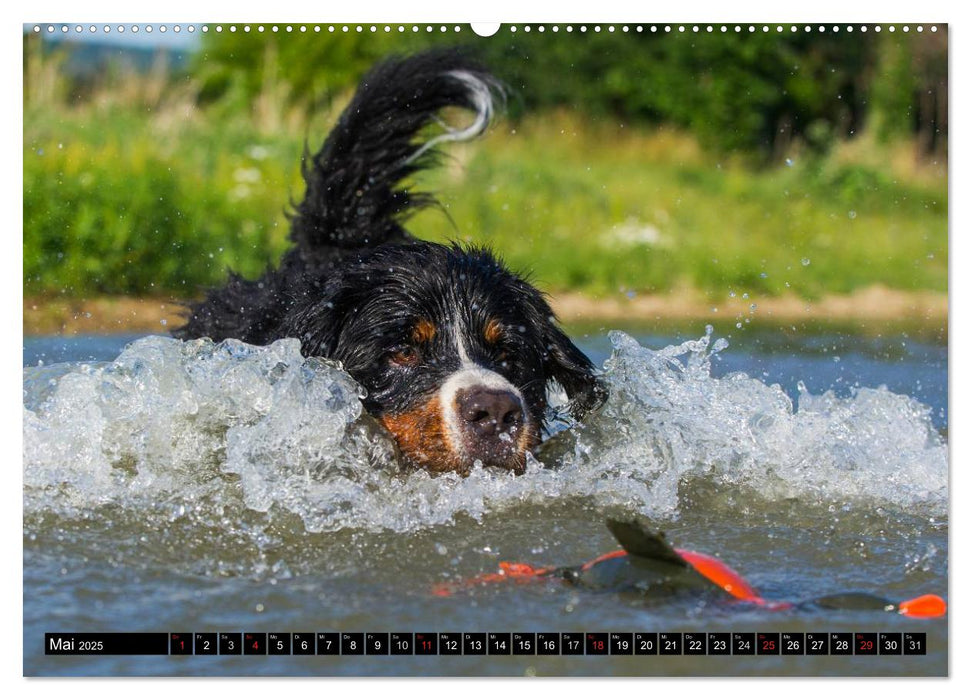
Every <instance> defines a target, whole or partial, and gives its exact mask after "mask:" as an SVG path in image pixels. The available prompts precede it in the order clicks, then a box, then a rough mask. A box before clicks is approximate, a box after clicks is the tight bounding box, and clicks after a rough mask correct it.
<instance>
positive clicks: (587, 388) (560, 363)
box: [543, 315, 607, 418]
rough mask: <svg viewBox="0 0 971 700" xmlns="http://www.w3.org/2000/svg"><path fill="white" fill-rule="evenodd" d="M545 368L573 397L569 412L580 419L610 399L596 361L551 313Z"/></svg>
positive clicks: (545, 332)
mask: <svg viewBox="0 0 971 700" xmlns="http://www.w3.org/2000/svg"><path fill="white" fill-rule="evenodd" d="M543 341H544V343H545V351H544V354H543V362H544V368H545V369H546V376H547V377H548V378H549V379H555V380H556V381H557V382H559V384H560V386H562V387H563V389H564V390H565V391H566V395H567V396H568V397H569V399H570V412H571V413H572V414H573V416H574V417H575V418H580V417H581V416H583V414H584V413H586V412H587V411H589V410H591V409H593V408H596V407H597V406H599V405H600V404H602V403H603V402H604V401H605V400H606V399H607V388H606V387H605V386H604V384H603V382H602V381H601V380H600V379H599V378H598V377H597V376H596V375H595V374H594V371H593V364H592V363H591V362H590V360H588V359H587V356H586V355H584V354H583V353H582V352H580V350H579V349H578V348H577V346H576V345H574V344H573V342H572V341H571V340H570V339H569V338H568V337H567V336H566V334H565V333H564V332H563V331H561V330H560V329H559V328H558V327H557V326H556V325H555V319H554V318H553V317H552V315H551V316H550V317H549V319H548V320H547V321H546V323H545V324H544V328H543Z"/></svg>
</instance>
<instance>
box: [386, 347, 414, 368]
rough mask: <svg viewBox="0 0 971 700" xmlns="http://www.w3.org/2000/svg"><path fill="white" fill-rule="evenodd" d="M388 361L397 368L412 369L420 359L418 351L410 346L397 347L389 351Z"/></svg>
mask: <svg viewBox="0 0 971 700" xmlns="http://www.w3.org/2000/svg"><path fill="white" fill-rule="evenodd" d="M389 359H390V361H391V363H392V364H395V365H398V366H399V367H413V366H414V365H417V364H418V360H419V359H420V357H419V354H418V349H417V348H414V347H412V346H411V345H398V346H396V347H394V348H392V349H391V353H390V355H389Z"/></svg>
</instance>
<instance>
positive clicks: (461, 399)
mask: <svg viewBox="0 0 971 700" xmlns="http://www.w3.org/2000/svg"><path fill="white" fill-rule="evenodd" d="M456 403H457V404H458V412H459V416H460V417H461V419H462V421H463V422H464V423H465V424H466V425H467V426H468V427H469V429H470V430H471V431H472V432H473V433H474V434H475V435H476V436H477V437H480V438H487V439H488V438H492V437H495V436H497V435H500V434H502V433H512V434H515V433H516V432H518V431H519V429H520V428H521V427H522V425H523V402H522V401H520V400H519V397H518V396H516V395H515V394H514V393H512V392H511V391H506V390H503V389H487V388H485V387H481V388H478V387H477V388H472V389H469V390H467V391H463V392H460V393H459V395H458V396H457V397H456Z"/></svg>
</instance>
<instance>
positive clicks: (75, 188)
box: [24, 120, 297, 297]
mask: <svg viewBox="0 0 971 700" xmlns="http://www.w3.org/2000/svg"><path fill="white" fill-rule="evenodd" d="M119 121H120V122H121V123H122V124H124V123H125V121H126V120H119ZM76 126H77V127H78V129H77V131H74V132H73V133H70V131H69V132H65V131H63V130H61V129H52V131H60V133H58V134H57V136H56V138H53V137H52V136H47V137H41V136H39V135H38V136H37V137H36V138H29V137H28V138H27V139H26V142H25V147H24V292H25V293H26V294H37V293H67V294H70V295H83V294H157V293H176V294H179V295H181V296H185V297H192V296H195V295H196V294H197V293H198V290H199V289H200V288H201V287H203V286H206V285H212V284H217V283H219V282H221V281H222V280H224V279H225V275H226V269H227V268H228V267H230V266H231V267H233V268H234V269H237V270H239V271H240V272H243V273H244V274H248V275H255V274H256V273H258V272H259V271H260V270H261V269H262V268H263V267H264V266H265V265H266V263H267V262H269V261H270V260H271V259H273V257H274V256H275V255H277V254H279V252H280V250H281V249H282V245H283V240H282V237H281V236H279V235H274V231H277V230H284V229H285V221H283V216H282V204H283V203H284V202H286V188H285V187H281V186H280V185H281V184H282V183H281V182H276V183H269V184H272V185H274V186H272V187H271V188H270V189H268V190H264V189H262V188H261V184H262V183H266V182H267V181H268V180H269V179H270V177H271V176H272V174H273V173H279V170H278V169H277V166H276V164H269V165H270V167H269V168H266V169H265V170H266V172H264V170H263V169H262V168H261V163H260V162H258V161H254V160H253V159H252V158H247V157H246V156H245V152H244V153H240V152H238V151H230V152H227V153H226V154H224V155H223V156H222V157H216V158H213V157H212V156H213V154H212V152H211V151H209V150H208V149H207V147H206V141H207V140H208V139H207V137H206V135H202V136H201V137H200V136H199V135H193V136H191V137H189V138H188V139H186V140H185V141H183V142H182V143H179V144H176V146H177V148H176V151H177V152H175V153H173V152H172V151H171V150H170V148H169V147H170V145H171V144H166V143H162V142H159V141H156V140H154V139H152V138H151V134H150V133H147V127H148V124H145V123H144V122H143V123H142V124H141V126H140V128H138V132H140V133H138V137H137V138H135V139H132V140H128V139H124V140H122V137H121V135H122V134H126V135H128V136H131V135H132V132H131V131H130V130H127V129H125V130H116V129H106V128H105V124H104V123H103V122H102V123H99V124H98V125H97V126H98V127H99V128H98V129H87V128H84V125H83V124H79V125H76ZM92 126H93V125H92ZM89 135H92V136H95V138H94V139H93V142H92V141H89V140H88V138H87V137H88V136H89ZM209 136H210V138H212V140H214V141H215V140H218V139H217V138H215V137H216V134H215V133H212V134H210V135H209ZM257 143H258V141H257ZM287 155H288V156H289V157H291V158H292V162H296V161H295V159H296V157H297V152H296V151H295V149H292V150H291V152H290V153H288V154H287ZM247 161H250V162H247Z"/></svg>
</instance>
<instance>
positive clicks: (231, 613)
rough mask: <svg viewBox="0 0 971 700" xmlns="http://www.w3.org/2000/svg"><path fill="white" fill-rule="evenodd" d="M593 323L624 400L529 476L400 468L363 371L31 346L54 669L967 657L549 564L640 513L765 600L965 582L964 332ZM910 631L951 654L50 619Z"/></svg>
mask: <svg viewBox="0 0 971 700" xmlns="http://www.w3.org/2000/svg"><path fill="white" fill-rule="evenodd" d="M627 331H628V332H621V331H611V332H606V331H602V330H600V329H596V330H592V331H590V332H588V333H583V332H582V331H577V333H576V334H575V337H576V339H577V342H578V344H579V345H580V346H581V347H582V348H583V349H584V351H586V352H587V353H588V355H589V356H590V357H591V358H592V359H594V360H595V362H596V364H597V365H598V366H600V367H602V368H603V374H604V377H605V380H606V382H607V383H608V385H609V386H610V389H611V395H610V399H609V401H608V402H607V404H606V405H605V406H604V407H603V408H602V409H601V410H599V411H598V412H597V413H596V414H595V415H592V416H590V417H588V418H587V419H586V420H585V421H584V423H583V424H580V425H572V424H569V423H568V422H560V423H558V424H557V425H556V427H555V434H554V435H553V436H552V437H551V438H550V439H549V440H548V441H547V443H546V444H545V445H544V447H543V448H542V449H541V450H540V452H539V453H538V454H537V456H536V459H535V460H532V461H531V462H530V464H529V467H528V469H527V471H526V474H525V475H524V476H520V477H516V476H513V475H510V474H508V473H503V472H495V471H492V470H489V469H477V470H474V471H473V473H472V474H471V475H470V476H469V477H468V478H464V479H463V478H459V477H453V476H451V475H445V476H440V477H436V478H433V477H430V476H428V475H427V474H424V473H407V472H404V471H402V470H400V469H399V468H398V467H397V462H396V460H395V453H394V446H393V444H392V443H391V442H390V441H389V440H388V439H387V437H386V436H385V435H384V434H383V433H382V432H381V431H380V430H379V429H377V428H376V427H375V425H374V424H373V423H372V421H371V420H370V419H369V418H368V417H367V416H366V415H364V414H363V412H362V408H361V403H360V390H359V388H358V387H357V386H356V385H355V384H354V382H353V381H352V380H351V379H350V378H349V377H348V376H347V375H345V374H344V373H343V372H342V371H341V370H340V369H339V368H338V367H335V366H332V365H330V364H328V363H326V362H322V361H320V360H306V359H304V358H302V357H301V356H300V354H299V351H298V345H297V343H296V342H295V341H280V342H277V343H275V344H273V345H272V346H269V347H266V348H255V347H251V346H246V345H244V344H242V343H236V342H226V343H222V344H218V345H214V344H212V343H209V342H208V341H194V342H189V343H182V342H179V341H176V340H173V339H171V338H164V337H146V338H135V337H125V336H90V337H76V338H70V339H65V338H27V339H26V340H25V344H24V367H25V368H24V408H25V410H24V427H23V430H24V562H23V566H24V672H25V674H27V675H248V674H253V675H485V676H500V675H501V676H510V675H511V676H521V675H534V674H535V675H547V674H553V675H582V676H600V675H719V676H739V675H799V676H805V675H853V676H858V675H866V676H869V675H873V676H887V675H921V676H923V675H937V676H940V675H945V674H946V673H947V671H948V667H947V618H942V619H934V620H918V619H909V618H904V617H902V616H899V615H896V614H893V613H885V612H882V611H875V612H874V611H832V610H830V611H822V610H817V609H802V610H796V611H792V610H790V611H784V612H783V611H770V610H766V609H763V608H757V607H753V606H746V605H745V604H738V603H735V604H733V603H730V602H726V601H723V600H714V599H711V598H704V599H699V598H698V597H697V596H680V597H679V596H674V597H665V598H663V599H656V598H653V597H651V596H646V597H645V596H642V595H632V594H631V593H630V592H623V591H613V590H607V591H588V590H583V589H578V588H575V587H572V586H569V585H567V584H565V583H562V582H558V581H554V580H545V581H541V582H534V583H530V584H516V583H509V582H499V583H494V584H488V585H480V586H474V587H471V588H461V587H460V589H459V590H458V591H457V592H455V593H454V594H453V595H450V596H439V595H435V594H434V591H435V589H436V587H438V586H440V585H441V584H443V583H451V584H456V583H458V582H461V581H463V580H466V579H468V578H470V577H474V576H477V575H479V574H482V573H488V572H495V571H496V570H497V567H498V564H499V562H500V561H514V562H528V563H532V564H538V565H556V566H559V565H568V564H578V563H580V562H583V561H586V560H589V559H592V558H593V557H596V556H597V555H599V554H602V553H604V552H607V551H610V550H613V549H616V547H617V545H616V543H615V542H614V541H613V539H612V537H611V535H610V533H609V532H608V530H607V529H606V527H605V526H604V523H605V521H606V520H607V519H608V518H630V517H634V516H637V517H640V518H643V519H646V520H647V521H648V522H650V523H651V524H652V525H653V526H655V527H657V529H660V530H663V531H664V532H665V533H667V536H668V539H669V540H670V541H671V542H672V543H673V544H675V546H678V547H683V548H687V549H693V550H696V551H700V552H705V553H708V554H712V555H715V556H718V557H720V558H721V559H722V560H723V561H725V562H726V563H728V564H729V565H730V566H732V567H733V568H734V569H735V570H736V571H738V572H740V573H741V574H743V575H744V576H745V577H746V578H747V579H748V580H749V581H750V582H751V583H752V585H754V586H755V587H756V588H757V589H758V590H759V592H760V593H761V595H762V596H763V597H765V598H767V599H773V600H787V601H798V600H804V599H807V598H812V597H815V596H819V595H823V594H828V593H837V592H842V591H867V592H871V593H876V594H879V595H882V596H885V597H887V598H890V599H893V600H903V599H906V598H910V597H913V596H916V595H919V594H922V593H937V594H939V595H942V596H943V597H945V598H947V593H948V588H947V585H948V450H947V419H948V415H947V347H946V344H944V343H941V342H935V341H934V340H928V339H925V338H914V337H911V335H910V334H908V333H906V332H904V331H887V332H884V333H881V334H872V335H869V336H859V335H853V334H848V333H845V332H842V331H837V330H834V329H825V328H823V329H813V330H808V331H807V330H805V329H802V330H795V329H793V330H792V331H782V330H769V329H763V330H758V329H756V328H752V329H744V332H741V333H737V334H735V335H734V336H733V337H732V338H731V339H729V340H726V339H725V338H722V337H720V336H719V335H718V334H717V333H712V332H710V331H706V329H705V328H704V327H692V328H688V329H678V330H676V331H672V332H671V333H665V334H657V333H653V334H650V333H645V332H638V331H637V330H636V329H627ZM55 631H57V632H68V631H70V632H80V631H96V632H108V631H119V632H137V631H145V632H326V631H337V632H365V633H366V632H401V633H409V632H721V631H727V632H841V631H848V632H909V633H914V632H916V633H925V634H926V635H927V654H926V655H924V656H806V655H802V656H728V657H714V656H710V657H693V656H653V657H650V656H579V657H577V656H458V657H446V656H429V657H423V656H333V657H332V656H306V657H299V656H269V657H265V656H264V657H258V658H255V657H249V656H245V657H244V656H237V657H232V656H208V657H202V656H193V657H175V656H171V657H164V656H161V657H159V656H148V657H138V656H104V657H96V656H81V657H66V656H45V655H44V653H43V639H44V633H45V632H55Z"/></svg>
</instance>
